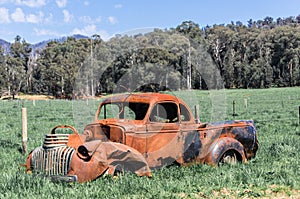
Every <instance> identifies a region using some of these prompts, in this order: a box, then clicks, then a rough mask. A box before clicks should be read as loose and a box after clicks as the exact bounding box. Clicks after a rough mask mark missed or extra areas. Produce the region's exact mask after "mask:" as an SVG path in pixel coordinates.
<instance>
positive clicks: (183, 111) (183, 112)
mask: <svg viewBox="0 0 300 199" xmlns="http://www.w3.org/2000/svg"><path fill="white" fill-rule="evenodd" d="M179 108H180V118H181V121H183V122H184V121H190V119H191V116H190V113H189V111H188V109H187V108H186V107H185V106H184V105H183V104H179Z"/></svg>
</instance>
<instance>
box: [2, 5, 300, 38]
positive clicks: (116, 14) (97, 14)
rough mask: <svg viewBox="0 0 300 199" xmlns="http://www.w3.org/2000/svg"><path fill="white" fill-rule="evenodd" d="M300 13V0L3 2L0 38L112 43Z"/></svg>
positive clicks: (294, 15) (285, 16)
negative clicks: (192, 26) (187, 26)
mask: <svg viewBox="0 0 300 199" xmlns="http://www.w3.org/2000/svg"><path fill="white" fill-rule="evenodd" d="M298 15H300V1H299V0H251V1H243V0H226V1H225V0H206V1H204V0H148V1H146V0H0V39H4V40H6V41H8V42H13V41H14V38H15V37H16V36H17V35H19V36H21V38H22V39H25V41H27V42H28V43H31V44H34V43H38V42H41V41H43V40H48V39H55V38H59V37H62V36H70V35H73V34H82V35H86V36H92V35H94V34H98V35H100V36H101V38H102V39H104V40H108V39H109V38H110V37H112V36H113V35H115V34H132V33H139V32H141V33H144V32H147V31H148V32H149V31H151V30H153V28H160V29H169V28H176V26H178V25H180V24H181V23H182V22H183V21H189V20H191V21H194V22H195V23H197V24H199V26H200V27H205V26H207V25H209V26H212V25H214V24H230V23H231V22H232V21H233V22H237V21H240V22H242V23H243V24H245V25H247V22H248V21H249V20H250V19H252V20H254V21H257V20H263V19H264V18H265V17H267V16H268V17H272V18H273V19H274V20H276V19H277V18H279V17H280V18H287V17H290V16H293V17H296V16H298Z"/></svg>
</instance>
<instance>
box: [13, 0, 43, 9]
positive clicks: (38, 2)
mask: <svg viewBox="0 0 300 199" xmlns="http://www.w3.org/2000/svg"><path fill="white" fill-rule="evenodd" d="M15 3H16V4H17V5H25V6H28V7H32V8H37V7H42V6H45V5H46V0H15Z"/></svg>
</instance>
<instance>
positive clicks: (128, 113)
mask: <svg viewBox="0 0 300 199" xmlns="http://www.w3.org/2000/svg"><path fill="white" fill-rule="evenodd" d="M148 108H149V104H146V103H123V102H114V103H111V104H105V105H103V106H102V107H101V111H100V114H99V119H107V118H116V119H129V120H143V119H144V118H145V115H146V113H147V111H148Z"/></svg>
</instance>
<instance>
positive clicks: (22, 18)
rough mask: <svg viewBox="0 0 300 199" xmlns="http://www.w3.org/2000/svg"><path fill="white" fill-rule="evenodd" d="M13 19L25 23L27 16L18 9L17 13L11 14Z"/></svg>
mask: <svg viewBox="0 0 300 199" xmlns="http://www.w3.org/2000/svg"><path fill="white" fill-rule="evenodd" d="M11 18H12V19H13V20H14V21H15V22H25V21H26V20H25V14H24V12H23V10H22V9H21V8H16V10H15V12H13V13H12V14H11Z"/></svg>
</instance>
